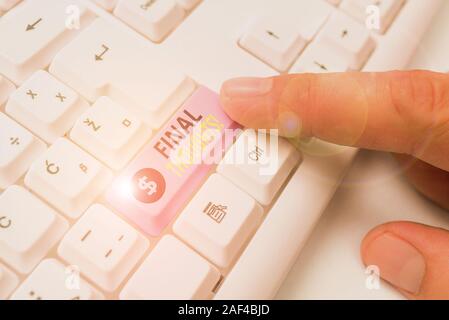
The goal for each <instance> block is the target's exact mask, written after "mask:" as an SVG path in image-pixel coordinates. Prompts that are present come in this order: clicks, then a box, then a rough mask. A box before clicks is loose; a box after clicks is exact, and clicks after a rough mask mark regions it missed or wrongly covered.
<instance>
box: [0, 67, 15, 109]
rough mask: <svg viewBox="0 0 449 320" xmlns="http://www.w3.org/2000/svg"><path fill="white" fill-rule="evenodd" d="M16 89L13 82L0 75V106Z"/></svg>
mask: <svg viewBox="0 0 449 320" xmlns="http://www.w3.org/2000/svg"><path fill="white" fill-rule="evenodd" d="M15 89H16V87H15V86H14V84H12V82H10V81H9V80H7V79H6V78H5V77H2V76H1V75H0V107H1V106H3V104H4V103H5V102H6V100H8V98H9V95H10V94H11V92H13V91H14V90H15Z"/></svg>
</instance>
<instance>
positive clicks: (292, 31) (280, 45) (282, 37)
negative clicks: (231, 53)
mask: <svg viewBox="0 0 449 320" xmlns="http://www.w3.org/2000/svg"><path fill="white" fill-rule="evenodd" d="M239 44H240V46H241V47H243V48H244V49H246V50H247V51H249V52H250V53H252V54H253V55H255V56H256V57H257V58H259V59H261V60H262V61H264V62H265V63H267V64H269V65H270V66H272V67H273V68H274V69H276V70H278V71H279V72H284V71H286V70H287V69H288V68H289V67H290V66H291V64H292V63H293V61H294V60H295V59H296V57H297V56H298V54H299V53H300V52H301V51H302V49H303V48H304V47H305V45H306V41H305V40H304V39H303V38H302V37H301V35H300V34H299V32H298V31H297V30H296V28H295V26H294V25H291V24H288V23H285V22H284V21H281V20H279V19H273V18H272V19H270V18H267V17H264V18H259V19H258V20H257V21H255V22H254V23H253V24H252V25H251V26H250V27H249V29H248V30H247V31H246V32H245V34H244V35H243V36H242V38H241V39H240V41H239Z"/></svg>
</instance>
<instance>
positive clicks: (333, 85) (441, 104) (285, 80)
mask: <svg viewBox="0 0 449 320" xmlns="http://www.w3.org/2000/svg"><path fill="white" fill-rule="evenodd" d="M221 101H222V104H223V107H224V109H225V110H226V111H227V113H228V114H229V115H230V117H231V118H233V119H234V120H236V121H238V122H240V123H242V124H243V125H245V126H247V127H251V128H263V129H271V128H277V129H279V130H280V132H281V134H283V135H288V136H296V135H299V134H302V135H307V136H315V137H318V138H320V139H323V140H326V141H329V142H332V143H337V144H342V145H349V146H356V147H362V148H368V149H377V150H382V151H390V152H397V153H404V154H410V155H413V156H415V157H417V158H420V159H422V160H424V161H426V162H428V163H430V164H432V165H434V166H437V167H439V168H442V169H445V170H449V77H448V76H447V75H445V74H441V73H434V72H427V71H409V72H398V71H395V72H386V73H359V72H353V73H341V74H297V75H282V76H278V77H273V78H237V79H233V80H229V81H227V82H225V83H224V84H223V87H222V91H221Z"/></svg>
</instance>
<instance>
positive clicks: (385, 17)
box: [340, 0, 404, 33]
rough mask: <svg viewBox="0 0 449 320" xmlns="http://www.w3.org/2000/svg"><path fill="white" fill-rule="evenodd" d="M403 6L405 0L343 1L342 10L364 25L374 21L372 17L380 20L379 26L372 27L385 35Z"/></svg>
mask: <svg viewBox="0 0 449 320" xmlns="http://www.w3.org/2000/svg"><path fill="white" fill-rule="evenodd" d="M403 4H404V0H343V2H342V3H341V6H340V8H341V10H343V11H345V12H347V13H348V14H349V15H350V16H352V17H353V18H355V19H357V20H359V21H360V22H362V23H364V24H365V23H366V22H371V21H372V20H371V19H369V17H370V16H372V17H373V18H379V25H378V26H376V25H372V27H373V28H374V29H377V27H378V29H377V31H379V32H380V33H385V31H386V30H387V29H388V27H389V26H390V24H391V23H392V22H393V20H394V18H395V17H396V15H397V14H398V12H399V10H401V7H402V5H403ZM376 7H377V12H378V14H377V13H376V11H375V10H376Z"/></svg>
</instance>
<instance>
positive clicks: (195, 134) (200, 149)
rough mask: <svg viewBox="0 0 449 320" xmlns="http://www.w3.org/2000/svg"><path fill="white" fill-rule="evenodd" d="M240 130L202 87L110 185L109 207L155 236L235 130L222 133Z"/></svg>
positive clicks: (185, 198) (182, 204)
mask: <svg viewBox="0 0 449 320" xmlns="http://www.w3.org/2000/svg"><path fill="white" fill-rule="evenodd" d="M238 128H240V127H239V125H238V124H237V123H235V122H233V121H232V120H231V119H230V118H229V117H228V116H227V115H226V114H225V113H224V112H223V110H222V108H221V106H220V104H219V97H218V95H217V94H216V93H214V92H212V91H210V90H209V89H207V88H204V87H200V88H199V89H198V90H197V91H196V92H195V93H194V94H193V95H192V96H191V97H190V98H189V99H188V100H187V101H186V102H185V104H184V105H183V106H182V107H181V108H180V109H179V111H178V112H177V113H176V114H175V115H174V116H173V117H172V118H171V119H170V121H168V122H167V124H166V125H165V127H164V128H163V129H162V130H161V131H160V132H159V133H158V135H157V136H155V137H154V138H153V139H152V141H151V142H150V143H149V144H148V146H147V147H145V149H144V150H143V151H142V152H141V153H140V154H139V155H138V156H137V157H136V159H134V160H133V161H132V163H131V164H130V165H129V166H128V167H127V168H126V169H125V171H124V172H123V174H121V175H120V176H119V177H118V178H117V179H116V180H115V181H114V183H113V185H112V187H111V189H110V190H109V191H108V193H107V199H108V201H109V203H110V204H111V205H112V206H113V207H115V208H116V209H117V210H119V211H120V212H121V213H122V214H123V215H124V216H126V217H128V218H129V219H130V220H131V221H133V222H134V223H135V224H137V225H138V226H139V227H140V228H141V229H142V230H143V231H144V232H146V233H147V234H149V235H152V236H158V235H159V234H160V233H161V232H162V230H163V229H164V228H165V227H166V226H167V225H168V224H169V223H170V222H171V220H172V219H173V217H174V216H175V215H176V214H177V213H178V212H179V211H180V210H181V209H182V207H183V206H184V205H185V204H186V202H187V201H188V200H189V199H190V198H191V197H192V194H193V193H194V192H196V191H197V190H198V188H199V187H200V186H201V185H202V183H203V182H204V180H205V178H206V177H207V176H208V174H209V172H210V171H211V169H213V168H214V167H215V165H216V164H218V161H219V160H220V159H221V158H222V155H223V153H224V151H226V149H227V148H228V147H229V146H230V145H231V144H232V141H233V139H234V138H235V135H236V134H237V133H238V130H231V131H230V130H226V129H238ZM225 130H226V133H225ZM181 151H184V152H181ZM185 151H188V152H185ZM195 151H196V152H195ZM179 155H181V156H179ZM182 155H184V156H182ZM186 155H190V156H186ZM205 155H216V157H215V158H214V157H205ZM177 156H178V157H177ZM212 158H213V159H214V161H210V160H211V159H212ZM216 158H218V159H216ZM176 159H178V160H176ZM205 159H206V160H208V161H204V160H205Z"/></svg>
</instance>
